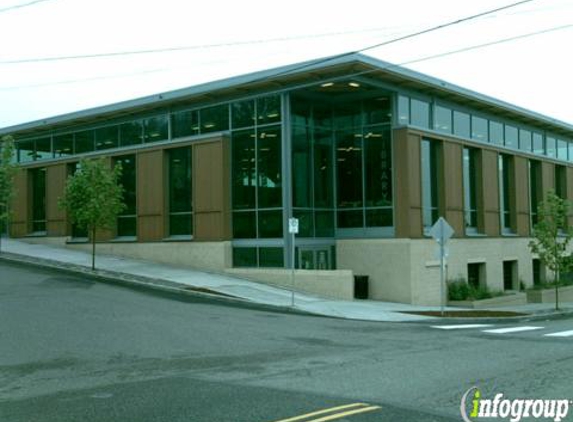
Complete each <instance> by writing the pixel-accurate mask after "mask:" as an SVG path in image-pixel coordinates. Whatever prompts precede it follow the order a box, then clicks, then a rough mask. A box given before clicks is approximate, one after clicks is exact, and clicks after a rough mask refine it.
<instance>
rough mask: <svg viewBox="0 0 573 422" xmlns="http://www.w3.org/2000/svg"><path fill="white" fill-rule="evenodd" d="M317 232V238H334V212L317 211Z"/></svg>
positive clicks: (315, 216)
mask: <svg viewBox="0 0 573 422" xmlns="http://www.w3.org/2000/svg"><path fill="white" fill-rule="evenodd" d="M314 218H315V231H316V233H315V234H316V237H332V236H334V212H333V211H316V212H315V213H314Z"/></svg>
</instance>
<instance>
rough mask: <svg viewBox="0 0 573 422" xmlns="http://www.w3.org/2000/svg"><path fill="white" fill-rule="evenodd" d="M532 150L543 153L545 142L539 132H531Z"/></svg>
mask: <svg viewBox="0 0 573 422" xmlns="http://www.w3.org/2000/svg"><path fill="white" fill-rule="evenodd" d="M533 152H534V153H535V154H545V142H544V140H543V135H542V134H541V133H537V132H533Z"/></svg>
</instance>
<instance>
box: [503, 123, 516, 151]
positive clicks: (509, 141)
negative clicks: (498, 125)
mask: <svg viewBox="0 0 573 422" xmlns="http://www.w3.org/2000/svg"><path fill="white" fill-rule="evenodd" d="M518 138H519V132H518V130H517V128H516V127H515V126H510V125H505V146H506V147H508V148H515V149H517V148H518V146H519V145H518V143H519V142H518Z"/></svg>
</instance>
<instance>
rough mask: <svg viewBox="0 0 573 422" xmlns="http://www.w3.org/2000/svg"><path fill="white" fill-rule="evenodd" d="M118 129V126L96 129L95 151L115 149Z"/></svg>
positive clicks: (117, 142) (117, 141)
mask: <svg viewBox="0 0 573 422" xmlns="http://www.w3.org/2000/svg"><path fill="white" fill-rule="evenodd" d="M118 134H119V127H118V126H108V127H102V128H100V129H96V131H95V137H96V149H98V150H102V149H110V148H117V147H118V145H119V139H118Z"/></svg>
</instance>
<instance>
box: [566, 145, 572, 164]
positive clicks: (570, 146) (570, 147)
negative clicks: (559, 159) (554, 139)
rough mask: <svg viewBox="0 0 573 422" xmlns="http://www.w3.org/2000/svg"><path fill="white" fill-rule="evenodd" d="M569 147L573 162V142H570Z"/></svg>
mask: <svg viewBox="0 0 573 422" xmlns="http://www.w3.org/2000/svg"><path fill="white" fill-rule="evenodd" d="M567 149H568V150H569V161H570V162H573V142H569V143H568V146H567Z"/></svg>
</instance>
